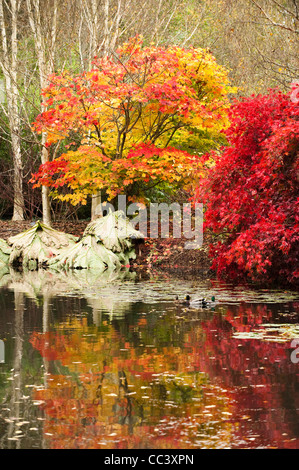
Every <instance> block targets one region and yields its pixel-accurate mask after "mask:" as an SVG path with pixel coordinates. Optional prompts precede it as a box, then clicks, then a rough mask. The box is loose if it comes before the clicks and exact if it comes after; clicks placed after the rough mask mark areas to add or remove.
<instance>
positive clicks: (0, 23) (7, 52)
mask: <svg viewBox="0 0 299 470" xmlns="http://www.w3.org/2000/svg"><path fill="white" fill-rule="evenodd" d="M3 4H4V2H3V0H0V28H1V36H2V50H3V56H2V57H1V60H0V64H1V68H2V72H3V75H4V79H5V89H6V97H7V115H8V121H9V128H10V134H11V149H12V156H13V167H14V168H13V170H14V177H13V187H14V204H13V218H12V220H15V221H18V220H24V195H23V164H22V152H21V138H20V123H21V121H20V115H19V104H18V103H19V92H18V86H17V78H18V63H17V53H18V41H17V30H18V11H19V7H20V2H19V1H18V0H11V1H10V31H11V33H10V34H11V36H10V47H9V39H8V31H7V27H6V23H5V17H4V8H3Z"/></svg>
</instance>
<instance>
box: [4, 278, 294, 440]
mask: <svg viewBox="0 0 299 470" xmlns="http://www.w3.org/2000/svg"><path fill="white" fill-rule="evenodd" d="M113 276H114V277H109V275H108V276H107V277H105V278H104V277H103V276H100V275H98V274H97V273H95V272H87V271H77V272H74V273H72V274H71V275H67V274H65V273H62V274H57V273H51V272H49V271H41V272H29V273H27V274H26V275H25V276H24V275H22V274H20V273H16V272H13V271H11V272H9V273H7V272H6V273H5V274H4V275H3V276H2V278H1V279H2V281H0V282H2V289H1V290H0V302H1V304H0V305H1V315H0V338H1V339H4V340H5V347H6V356H5V359H6V362H5V364H1V365H0V367H1V369H0V398H1V407H0V414H1V416H0V447H1V448H106V449H113V448H163V449H167V448H170V449H174V448H178V449H184V448H191V449H194V448H223V447H224V448H238V447H241V448H257V447H278V448H298V446H299V421H298V412H299V397H298V387H299V383H298V366H299V365H297V364H293V363H292V362H291V360H290V352H291V350H290V337H291V336H287V337H286V336H283V335H281V334H280V333H279V332H278V333H277V332H276V336H275V335H272V337H271V338H270V339H271V341H270V340H269V341H268V340H267V338H268V337H267V336H266V339H265V336H264V337H259V336H253V337H250V336H246V335H245V333H246V334H249V333H252V332H254V331H256V330H257V329H259V330H261V329H263V328H264V325H267V324H269V323H271V324H281V322H282V321H284V319H287V321H288V322H290V321H291V322H292V324H293V325H294V326H296V325H297V323H298V305H299V304H298V301H299V295H298V293H294V292H280V291H271V292H270V291H265V290H263V291H254V290H250V289H246V290H244V289H241V288H233V287H232V286H227V285H225V284H222V283H220V284H219V283H216V282H214V281H206V282H200V281H198V280H195V279H190V280H186V279H185V280H182V279H180V280H178V279H174V278H169V279H168V280H167V282H165V280H161V279H159V278H155V277H154V278H153V277H150V278H148V279H146V280H142V279H138V276H137V275H136V274H135V273H130V272H129V271H124V272H122V273H121V275H120V277H115V275H114V274H113ZM186 292H188V293H191V295H193V294H203V295H206V294H207V293H209V294H210V293H211V292H212V293H213V294H216V297H217V299H218V301H219V302H218V304H217V306H216V307H215V308H214V309H212V310H210V309H205V310H192V309H187V308H184V307H182V306H178V305H176V303H175V301H174V299H175V295H176V294H179V295H180V296H183V295H184V294H185V293H186ZM290 319H291V320H290ZM288 332H289V335H291V333H292V329H290V328H289V330H288ZM242 335H243V336H242ZM244 335H245V336H244ZM268 336H269V335H268ZM268 339H269V338H268Z"/></svg>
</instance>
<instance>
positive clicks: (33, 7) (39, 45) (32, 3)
mask: <svg viewBox="0 0 299 470" xmlns="http://www.w3.org/2000/svg"><path fill="white" fill-rule="evenodd" d="M26 2H27V10H28V18H29V23H30V26H31V29H32V32H33V36H34V42H35V50H36V54H37V61H38V67H39V78H40V86H41V89H43V88H45V87H46V86H47V85H48V75H49V74H50V73H52V72H53V70H54V60H55V44H56V35H57V10H58V0H54V4H53V11H51V20H52V22H51V25H50V27H49V29H48V30H47V31H43V27H42V21H41V15H42V12H41V6H40V0H26ZM41 111H45V109H44V108H42V109H41ZM46 141H47V133H46V132H43V133H42V142H41V143H42V151H41V162H42V163H43V164H44V163H46V162H48V161H49V151H48V149H47V148H46V147H45V143H46ZM42 208H43V222H44V223H45V224H46V225H51V206H50V198H49V188H47V187H46V186H42Z"/></svg>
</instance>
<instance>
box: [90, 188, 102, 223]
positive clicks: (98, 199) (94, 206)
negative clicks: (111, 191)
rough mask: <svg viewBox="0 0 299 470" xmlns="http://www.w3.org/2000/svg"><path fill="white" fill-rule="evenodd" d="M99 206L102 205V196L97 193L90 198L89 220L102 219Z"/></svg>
mask: <svg viewBox="0 0 299 470" xmlns="http://www.w3.org/2000/svg"><path fill="white" fill-rule="evenodd" d="M101 204H102V195H101V191H99V192H98V193H97V194H93V195H92V196H91V220H95V219H96V218H97V217H102V215H103V213H102V209H101Z"/></svg>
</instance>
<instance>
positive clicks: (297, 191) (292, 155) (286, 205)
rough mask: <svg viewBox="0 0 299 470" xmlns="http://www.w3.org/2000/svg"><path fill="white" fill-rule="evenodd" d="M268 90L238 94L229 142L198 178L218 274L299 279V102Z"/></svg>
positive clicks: (199, 198)
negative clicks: (200, 178)
mask: <svg viewBox="0 0 299 470" xmlns="http://www.w3.org/2000/svg"><path fill="white" fill-rule="evenodd" d="M293 94H294V90H293V91H292V93H290V94H284V93H282V92H280V91H278V90H269V92H268V94H266V95H257V96H255V95H252V96H250V97H247V98H242V99H241V100H239V101H235V102H234V103H233V105H232V107H231V110H230V120H231V125H230V127H229V128H228V129H227V130H226V131H225V133H226V136H227V139H228V142H229V145H228V146H227V147H226V148H224V149H223V151H222V154H221V155H216V154H215V153H213V154H209V155H206V158H207V159H209V158H210V157H213V158H214V159H215V165H214V166H213V168H212V169H211V171H210V172H209V175H208V176H207V177H206V178H205V179H204V180H203V181H201V182H200V185H199V186H198V188H197V191H196V195H195V200H197V201H199V202H204V203H205V207H206V211H205V228H208V229H210V230H212V231H213V232H214V234H217V237H216V239H217V241H215V242H214V243H213V244H212V245H211V247H210V255H211V256H212V257H213V268H214V269H215V270H216V271H217V273H218V275H221V276H227V275H229V276H230V277H231V278H233V277H234V278H240V277H243V278H247V279H251V280H253V281H257V282H263V283H270V282H271V283H280V284H281V283H288V284H291V285H298V283H299V160H298V150H299V103H298V101H297V100H294V99H291V98H292V96H293Z"/></svg>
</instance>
